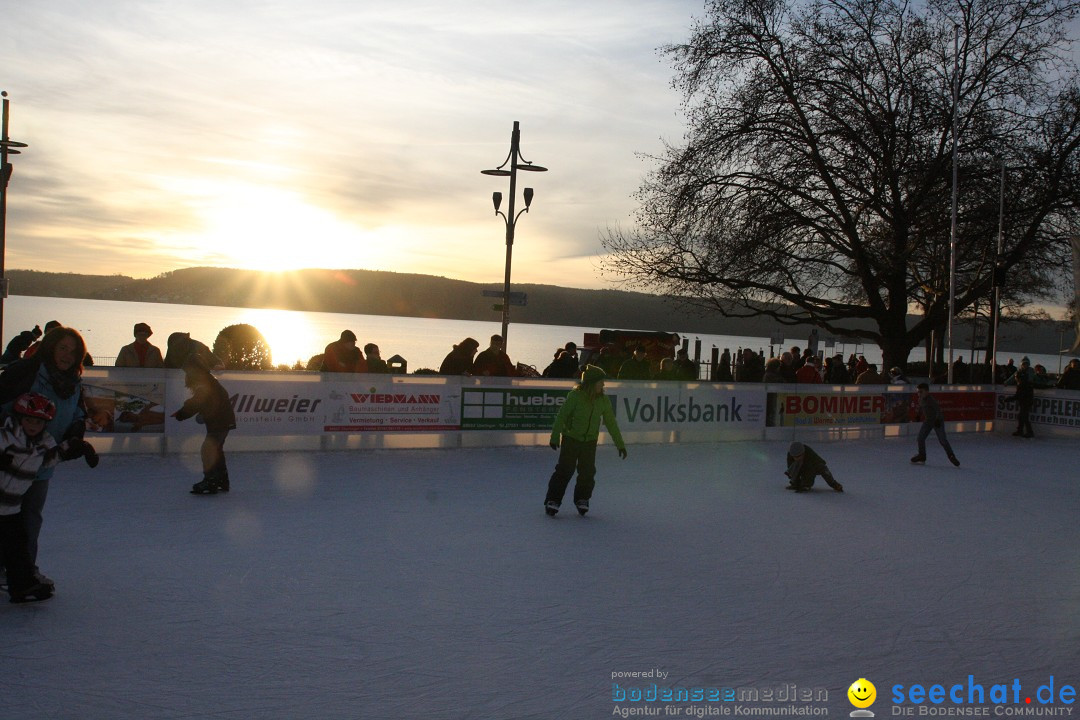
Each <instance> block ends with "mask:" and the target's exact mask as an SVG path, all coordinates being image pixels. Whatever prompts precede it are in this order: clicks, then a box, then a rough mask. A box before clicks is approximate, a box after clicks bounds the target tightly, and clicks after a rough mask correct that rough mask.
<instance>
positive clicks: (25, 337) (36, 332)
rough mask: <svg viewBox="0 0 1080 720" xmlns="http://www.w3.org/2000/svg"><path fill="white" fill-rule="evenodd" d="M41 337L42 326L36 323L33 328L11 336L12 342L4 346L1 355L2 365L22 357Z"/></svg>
mask: <svg viewBox="0 0 1080 720" xmlns="http://www.w3.org/2000/svg"><path fill="white" fill-rule="evenodd" d="M39 337H41V326H39V325H35V326H34V329H33V330H23V331H22V332H21V333H19V334H18V335H16V336H15V337H13V338H11V342H9V343H8V344H7V347H6V348H4V354H3V356H0V365H7V364H8V363H13V362H15V361H16V360H18V359H19V358H21V357H22V356H23V353H24V352H26V350H27V348H29V347H30V346H31V345H33V344H34V343H35V342H37V339H38V338H39Z"/></svg>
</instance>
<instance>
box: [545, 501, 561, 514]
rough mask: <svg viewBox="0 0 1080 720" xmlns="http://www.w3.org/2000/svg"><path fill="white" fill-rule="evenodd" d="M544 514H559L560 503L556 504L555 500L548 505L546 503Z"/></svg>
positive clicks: (548, 502)
mask: <svg viewBox="0 0 1080 720" xmlns="http://www.w3.org/2000/svg"><path fill="white" fill-rule="evenodd" d="M544 512H546V513H547V514H548V515H555V514H556V513H558V512H559V503H557V502H555V501H554V500H548V501H547V502H546V503H544Z"/></svg>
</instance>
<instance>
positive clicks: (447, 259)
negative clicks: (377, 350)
mask: <svg viewBox="0 0 1080 720" xmlns="http://www.w3.org/2000/svg"><path fill="white" fill-rule="evenodd" d="M0 2H2V6H3V18H4V42H3V50H2V51H0V57H2V64H0V68H2V70H0V89H3V90H6V91H7V92H8V94H9V96H10V100H11V125H10V134H11V137H12V139H14V140H18V141H22V142H26V143H29V146H30V147H29V148H27V149H26V150H25V151H24V152H23V154H22V155H18V156H14V157H13V158H12V163H13V164H14V166H15V173H14V177H13V179H12V182H11V185H10V187H9V192H8V228H7V252H6V261H7V267H8V268H19V269H34V270H49V271H59V272H87V273H100V274H112V273H121V274H125V275H132V276H135V277H151V276H154V275H157V274H159V273H162V272H166V271H168V270H173V269H177V268H183V267H192V266H199V265H211V266H224V267H243V268H253V269H269V270H281V269H290V268H301V267H322V268H369V269H382V270H394V271H399V272H418V273H429V274H435V275H444V276H448V277H453V278H460V279H465V280H472V281H478V282H500V281H501V280H502V273H503V266H504V259H505V246H504V226H503V224H502V221H501V219H499V218H497V217H495V215H494V212H493V209H492V206H491V193H492V192H493V191H496V190H498V191H502V192H503V194H504V195H506V194H507V191H508V189H509V182H508V181H507V179H505V178H493V177H488V176H484V175H481V174H480V170H482V169H486V168H491V167H495V166H497V165H499V164H501V163H502V162H503V160H504V159H505V158H506V155H507V153H508V152H509V149H510V133H511V129H512V126H513V122H514V121H515V120H518V121H520V122H521V128H522V154H523V156H524V158H525V159H526V160H529V161H532V162H534V163H537V164H539V165H543V166H546V167H548V168H549V169H550V172H547V173H521V174H520V176H519V193H520V188H521V187H524V186H526V185H528V186H532V187H534V188H535V191H536V198H535V200H534V202H533V207H532V212H530V213H529V214H528V215H524V216H522V218H521V220H520V224H519V225H518V229H517V242H516V243H515V245H514V265H513V267H514V273H513V279H514V281H515V282H537V283H551V284H558V285H567V286H573V287H604V286H606V285H607V283H606V282H605V280H604V279H603V278H601V277H600V276H599V274H598V272H597V263H598V257H599V253H600V251H601V248H600V243H599V235H600V233H601V231H603V230H604V229H605V228H608V227H614V226H616V225H617V226H621V227H627V226H629V225H632V223H633V218H632V213H633V210H634V208H635V203H634V200H633V198H632V194H633V193H634V192H635V190H636V189H637V188H638V186H639V184H640V182H641V180H642V177H643V176H644V174H645V173H646V172H647V171H648V170H649V169H650V168H651V167H654V165H653V163H652V162H651V161H648V160H645V159H643V158H642V157H640V154H646V155H657V154H659V153H660V152H661V151H662V148H663V141H665V140H666V141H668V142H672V143H677V142H680V141H681V138H682V133H683V118H682V115H681V112H680V97H679V95H678V93H676V92H675V91H674V90H673V89H672V88H671V79H672V77H673V72H672V69H671V67H670V64H669V62H668V60H667V59H666V58H664V57H662V56H661V55H660V54H659V53H658V52H657V48H658V47H659V46H661V45H664V44H667V43H672V42H680V41H683V40H686V39H687V38H688V37H689V30H690V26H691V23H692V18H693V17H694V16H701V14H702V12H703V10H702V6H703V2H702V0H590V1H589V2H581V0H565V1H562V0H530V1H527V2H507V3H495V2H473V1H464V2H463V1H455V0H449V1H447V0H442V1H441V2H433V1H432V2H429V1H428V0H402V1H401V2H398V3H388V2H386V1H385V0H380V1H379V2H375V1H374V0H308V1H307V2H297V1H296V0H228V2H220V1H219V0H172V1H170V2H165V1H157V0H128V1H119V0H96V1H95V2H93V3H87V2H85V1H84V0H34V1H33V2H15V0H0ZM518 203H519V208H520V206H521V201H520V194H519V200H518ZM504 209H505V201H504ZM12 292H13V293H17V292H18V288H15V287H13V288H12Z"/></svg>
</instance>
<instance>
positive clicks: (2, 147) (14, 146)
mask: <svg viewBox="0 0 1080 720" xmlns="http://www.w3.org/2000/svg"><path fill="white" fill-rule="evenodd" d="M0 95H2V96H3V98H4V110H3V128H2V135H0V341H2V340H3V337H4V299H5V298H7V296H8V287H7V286H8V283H7V278H6V277H4V255H5V254H6V251H7V247H6V244H5V243H6V241H7V187H8V181H9V180H11V171H12V166H11V163H9V162H8V155H18V154H19V153H20V150H19V148H24V147H26V143H23V142H16V141H14V140H12V139H11V138H10V137H8V112H9V111H8V94H7V91H6V90H4V91H3V92H0Z"/></svg>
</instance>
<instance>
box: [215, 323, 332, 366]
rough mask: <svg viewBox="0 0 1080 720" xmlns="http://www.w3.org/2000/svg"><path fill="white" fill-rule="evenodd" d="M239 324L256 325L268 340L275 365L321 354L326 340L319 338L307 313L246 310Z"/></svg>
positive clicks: (291, 362)
mask: <svg viewBox="0 0 1080 720" xmlns="http://www.w3.org/2000/svg"><path fill="white" fill-rule="evenodd" d="M235 322H236V323H243V324H247V325H253V326H254V327H255V328H257V329H258V330H259V332H261V333H262V336H263V337H264V338H266V342H267V343H268V344H269V345H270V354H271V356H272V358H273V361H274V366H275V367H276V366H278V365H288V366H290V367H291V366H292V365H293V364H294V363H296V361H297V360H300V361H301V362H303V363H307V361H308V359H309V358H310V357H311V356H312V355H315V354H317V353H320V352H322V349H323V346H324V345H325V344H326V338H323V337H321V336H318V335H317V333H316V332H315V329H314V328H312V326H311V324H310V323H309V322H308V320H307V318H306V317H305V315H304V313H301V312H293V311H291V310H262V309H248V310H243V311H242V312H241V314H240V315H239V316H238V317H237V319H236V321H235Z"/></svg>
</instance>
